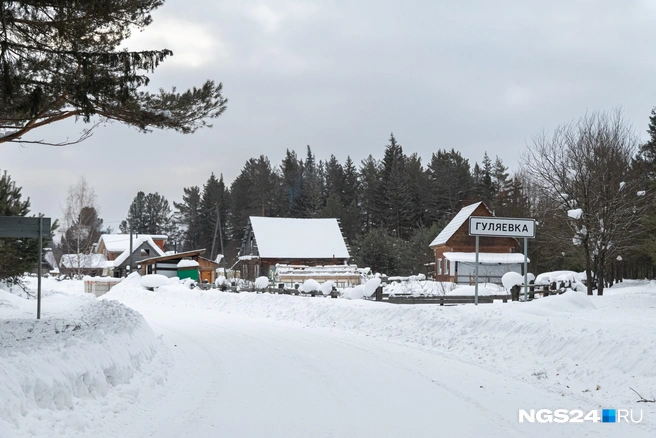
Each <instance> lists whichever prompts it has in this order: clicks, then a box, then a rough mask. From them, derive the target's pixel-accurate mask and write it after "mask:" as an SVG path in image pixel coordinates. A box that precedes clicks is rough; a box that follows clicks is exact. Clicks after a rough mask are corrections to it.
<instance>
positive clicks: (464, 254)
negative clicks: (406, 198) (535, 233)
mask: <svg viewBox="0 0 656 438" xmlns="http://www.w3.org/2000/svg"><path fill="white" fill-rule="evenodd" d="M471 216H494V213H492V211H490V209H489V208H488V207H487V206H486V205H485V204H484V203H483V202H477V203H475V204H471V205H468V206H466V207H463V208H462V209H461V210H460V211H459V212H458V214H457V215H456V216H455V217H454V218H453V219H452V220H451V222H449V223H448V224H447V226H446V227H444V229H443V230H442V231H441V232H440V234H438V236H437V237H436V238H435V239H434V240H433V241H432V242H431V244H430V248H431V249H432V250H433V251H434V252H435V280H437V281H452V282H455V283H461V284H463V283H464V284H474V278H475V272H476V237H474V236H470V235H469V218H470V217H471ZM518 249H519V243H518V242H517V240H516V239H514V238H512V237H480V238H479V254H478V258H479V262H478V271H479V272H478V275H479V282H488V283H501V277H503V274H505V273H506V272H511V271H512V272H518V273H520V274H521V273H523V272H522V271H523V266H524V254H522V253H518V252H517V250H518Z"/></svg>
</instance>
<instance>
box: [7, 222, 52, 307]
mask: <svg viewBox="0 0 656 438" xmlns="http://www.w3.org/2000/svg"><path fill="white" fill-rule="evenodd" d="M0 237H9V238H11V237H13V238H18V239H30V238H33V239H39V265H38V268H37V292H36V319H41V264H42V263H43V239H44V238H48V237H50V218H49V217H22V216H0Z"/></svg>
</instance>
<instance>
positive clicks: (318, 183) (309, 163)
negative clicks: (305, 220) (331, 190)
mask: <svg viewBox="0 0 656 438" xmlns="http://www.w3.org/2000/svg"><path fill="white" fill-rule="evenodd" d="M322 167H323V165H322V164H321V162H319V163H318V164H317V162H316V158H315V156H314V154H313V153H312V149H310V146H309V145H308V147H307V155H306V158H305V162H304V163H303V196H302V202H303V207H304V209H303V210H304V211H303V216H304V217H316V216H317V214H318V212H319V210H320V209H321V208H322V207H323V186H324V181H323V168H322Z"/></svg>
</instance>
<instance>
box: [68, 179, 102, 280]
mask: <svg viewBox="0 0 656 438" xmlns="http://www.w3.org/2000/svg"><path fill="white" fill-rule="evenodd" d="M63 213H64V220H63V229H62V233H63V235H62V241H61V246H62V250H63V252H64V253H65V254H69V256H68V259H69V260H68V262H69V263H72V268H71V269H72V270H73V271H74V272H75V273H76V274H81V271H82V269H83V268H94V267H98V266H93V263H94V260H95V259H94V258H93V257H90V256H89V253H90V252H91V250H92V249H93V244H94V243H96V242H97V241H98V239H99V237H100V234H101V233H102V222H103V221H102V219H100V218H99V217H98V206H97V204H96V193H95V191H94V190H93V188H92V187H90V186H89V184H88V183H87V180H86V178H84V176H82V177H80V179H79V180H78V182H77V183H76V184H74V185H72V186H70V187H69V188H68V195H67V197H66V205H65V206H64V207H63Z"/></svg>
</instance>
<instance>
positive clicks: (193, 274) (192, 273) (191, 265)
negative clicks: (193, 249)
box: [177, 259, 200, 281]
mask: <svg viewBox="0 0 656 438" xmlns="http://www.w3.org/2000/svg"><path fill="white" fill-rule="evenodd" d="M198 266H199V265H198V262H197V261H195V260H188V259H182V260H180V261H179V262H178V265H177V267H178V278H179V279H180V280H184V279H185V278H191V279H192V280H194V281H198V280H199V278H200V276H199V274H198Z"/></svg>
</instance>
